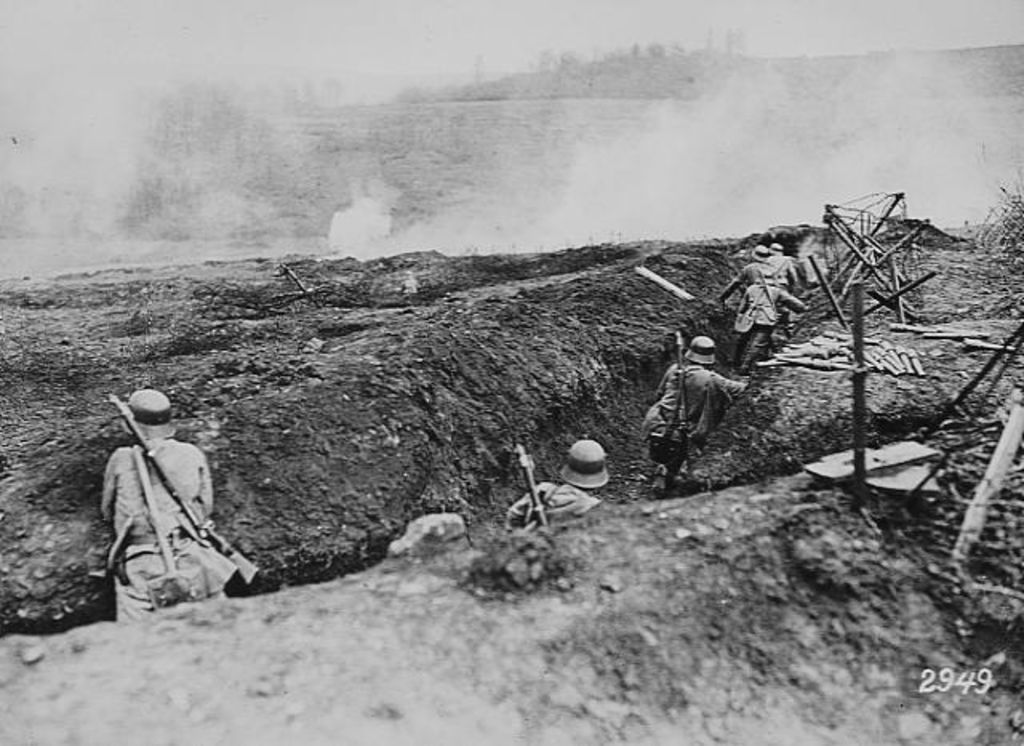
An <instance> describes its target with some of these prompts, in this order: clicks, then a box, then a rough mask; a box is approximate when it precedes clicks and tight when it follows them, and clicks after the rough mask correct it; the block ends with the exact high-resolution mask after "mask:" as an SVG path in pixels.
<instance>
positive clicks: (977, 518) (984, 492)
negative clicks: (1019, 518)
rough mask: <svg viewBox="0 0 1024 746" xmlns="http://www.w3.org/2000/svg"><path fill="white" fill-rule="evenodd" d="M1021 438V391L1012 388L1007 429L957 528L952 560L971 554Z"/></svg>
mask: <svg viewBox="0 0 1024 746" xmlns="http://www.w3.org/2000/svg"><path fill="white" fill-rule="evenodd" d="M1022 435H1024V395H1022V394H1021V390H1020V389H1014V390H1013V393H1012V394H1011V395H1010V416H1009V418H1007V420H1006V427H1005V428H1003V433H1002V435H1001V436H999V442H998V443H997V444H996V448H995V451H993V452H992V460H991V461H989V464H988V468H987V469H986V470H985V476H984V477H982V480H981V482H979V483H978V488H977V489H976V490H975V491H974V498H973V499H972V500H971V504H970V505H969V506H968V507H967V513H966V514H965V515H964V522H963V524H962V525H961V527H960V535H959V536H958V537H957V540H956V544H955V545H954V547H953V560H954V561H956V562H961V561H963V560H964V559H966V558H967V555H968V554H970V551H971V547H972V546H973V545H974V542H976V541H977V540H978V537H979V536H981V531H982V529H984V528H985V520H986V518H987V517H988V503H989V501H990V500H991V499H992V498H993V497H995V496H996V495H998V494H999V493H1000V491H1002V489H1003V480H1004V479H1005V478H1006V472H1008V471H1009V470H1010V467H1011V466H1013V462H1014V461H1015V460H1016V458H1017V450H1018V449H1019V448H1020V440H1021V436H1022Z"/></svg>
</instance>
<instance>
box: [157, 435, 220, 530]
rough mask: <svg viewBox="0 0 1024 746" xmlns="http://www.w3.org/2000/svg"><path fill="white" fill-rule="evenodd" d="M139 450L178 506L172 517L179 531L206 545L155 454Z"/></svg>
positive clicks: (189, 512)
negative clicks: (179, 527) (179, 528)
mask: <svg viewBox="0 0 1024 746" xmlns="http://www.w3.org/2000/svg"><path fill="white" fill-rule="evenodd" d="M141 450H142V454H143V456H144V457H145V459H146V462H147V463H150V464H152V465H153V469H154V470H155V471H156V473H157V475H158V476H159V478H160V481H161V482H162V483H163V485H164V488H165V489H166V491H167V494H168V495H170V496H171V499H172V500H174V502H175V503H176V504H177V506H178V510H176V511H175V512H174V517H175V519H176V520H177V522H178V525H179V526H181V529H182V530H183V531H184V532H185V533H186V534H188V535H189V536H190V537H191V538H192V540H193V541H197V542H199V543H200V544H203V545H208V542H207V541H205V540H204V539H203V538H202V535H201V534H200V527H199V526H198V525H196V524H195V523H194V521H193V516H192V513H191V511H189V510H188V509H187V507H186V506H185V504H184V502H183V501H182V498H181V496H180V495H179V494H178V490H177V489H176V488H175V487H174V485H173V484H171V478H170V477H168V476H167V472H165V471H164V468H163V467H162V466H161V465H160V462H159V461H157V458H156V454H155V453H153V452H152V451H151V450H147V449H145V448H143V449H141Z"/></svg>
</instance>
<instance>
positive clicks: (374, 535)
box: [0, 242, 937, 634]
mask: <svg viewBox="0 0 1024 746" xmlns="http://www.w3.org/2000/svg"><path fill="white" fill-rule="evenodd" d="M737 246H738V245H737V244H736V243H735V242H732V243H730V242H708V243H700V244H659V245H656V246H651V245H646V244H642V245H638V246H631V247H613V248H612V249H611V250H608V249H606V250H605V251H604V253H602V252H601V250H600V249H601V247H596V248H595V247H589V248H586V249H577V250H570V251H566V252H559V253H558V254H556V255H552V256H550V257H549V258H548V259H547V261H548V262H549V266H545V265H544V264H543V262H544V261H545V260H544V259H543V258H541V259H538V258H537V257H525V258H522V259H521V260H518V261H516V260H514V259H511V258H508V257H499V258H497V259H495V260H494V266H489V265H488V264H487V262H486V257H470V258H468V259H467V261H466V265H467V266H468V271H467V272H466V273H465V274H464V276H461V277H459V276H456V277H454V278H453V277H452V276H451V273H446V274H444V275H443V276H442V279H441V280H439V281H438V283H437V284H436V286H435V287H434V288H433V290H432V291H431V293H430V298H431V299H436V298H441V300H440V301H439V302H434V301H433V300H432V301H431V302H426V303H424V304H422V305H416V304H412V305H408V304H407V307H405V308H399V309H397V310H396V311H394V312H390V311H389V312H387V313H383V312H381V314H380V315H379V316H374V315H373V314H367V313H362V314H361V315H360V316H359V317H358V318H356V316H355V314H352V316H351V317H348V316H344V315H342V316H341V317H340V318H339V316H338V314H337V313H336V309H334V308H328V309H327V310H324V309H319V310H317V309H310V310H308V311H304V312H303V313H302V314H296V315H295V317H294V318H290V320H289V322H288V323H291V324H293V325H295V326H296V328H298V327H299V326H301V328H303V329H309V328H313V329H321V330H324V329H326V330H328V331H327V333H326V334H325V335H324V336H326V337H327V338H328V344H327V345H326V347H325V349H324V350H323V351H322V352H321V353H318V355H317V357H316V362H315V364H313V363H309V362H304V363H302V366H303V367H299V368H297V370H298V371H299V372H296V370H293V369H292V368H288V369H287V370H284V369H282V368H281V366H280V365H279V363H278V362H275V360H276V358H274V355H273V351H272V350H270V349H267V348H266V347H265V346H264V347H259V346H258V345H266V344H267V342H266V340H267V339H270V340H271V341H273V340H274V339H275V337H274V336H273V335H272V334H270V333H269V332H268V331H267V328H264V327H261V326H260V325H259V323H255V324H253V325H252V326H251V328H250V329H249V332H247V333H248V334H249V335H250V338H248V339H244V340H242V342H238V340H237V339H236V340H233V341H232V342H231V344H232V345H235V346H232V347H224V348H218V347H217V345H218V344H219V345H226V344H227V342H225V341H224V336H223V335H221V336H217V337H216V340H217V342H216V344H213V343H211V344H213V347H212V349H209V348H208V349H201V350H198V351H196V352H195V353H194V354H193V355H192V356H191V357H188V356H182V355H183V353H181V352H180V351H177V350H178V348H174V349H175V350H176V352H175V359H176V360H178V363H177V364H178V365H179V366H180V367H176V368H172V369H169V370H168V372H167V373H166V375H167V376H168V379H169V380H170V379H171V377H172V376H173V377H174V378H173V381H174V383H173V388H172V389H171V390H170V393H171V394H172V395H173V397H174V399H175V401H180V402H182V408H183V409H184V411H185V413H186V414H187V415H189V416H190V417H191V419H190V420H189V424H188V425H187V426H186V427H184V428H183V435H184V439H186V440H194V441H195V442H199V443H200V444H202V445H203V446H204V449H206V450H208V455H209V456H210V461H211V467H212V470H213V473H214V476H215V483H214V487H215V494H216V495H217V501H218V512H219V516H220V517H219V522H218V527H219V529H220V530H221V531H222V532H223V533H225V534H226V535H227V536H229V537H231V539H232V540H233V542H234V543H235V544H236V545H237V546H238V547H239V548H240V549H242V551H243V552H245V553H246V554H247V555H248V556H250V557H251V558H253V559H254V560H255V561H256V562H257V564H258V565H259V566H260V567H261V573H260V575H259V576H258V581H257V583H256V584H255V585H254V586H253V587H252V588H251V589H249V590H248V591H247V592H248V593H254V594H258V593H267V592H272V591H275V590H277V589H279V588H281V587H284V586H289V585H299V584H306V583H316V582H321V581H326V580H330V579H332V578H336V577H339V576H341V575H345V574H348V573H351V572H356V571H359V570H362V569H365V568H367V567H370V566H372V565H374V564H376V563H378V562H380V561H381V560H382V559H383V557H384V556H385V553H386V549H387V546H388V543H389V542H390V541H391V540H393V539H394V538H397V536H399V535H400V534H401V533H402V531H403V530H404V527H405V525H406V523H407V522H408V521H409V520H411V519H412V518H415V517H417V516H418V515H422V514H424V513H430V512H438V511H442V510H444V511H455V512H460V513H462V514H463V515H464V516H465V517H466V518H467V522H468V524H469V528H470V532H471V534H472V533H473V532H474V531H475V530H476V529H478V528H481V527H484V526H488V525H493V524H495V523H496V522H498V521H499V520H500V519H501V517H502V516H503V513H504V510H505V509H506V507H507V506H508V505H509V504H510V503H511V502H512V501H513V500H514V499H515V498H516V497H518V495H519V494H520V493H521V491H522V487H521V482H520V480H519V477H518V474H517V469H516V464H515V462H514V459H513V458H512V445H513V444H514V443H517V442H521V443H523V444H524V445H526V446H527V447H528V449H529V450H530V451H531V452H532V453H533V455H534V458H535V461H536V463H537V470H538V478H540V479H544V478H551V477H554V475H555V474H556V473H557V469H558V466H559V465H560V462H561V460H562V458H563V456H564V454H565V452H566V451H567V450H568V447H569V446H570V445H571V444H572V442H574V441H575V440H576V439H578V438H581V437H590V438H594V439H596V440H598V441H599V442H601V443H602V444H603V445H604V446H605V449H606V451H607V452H608V454H609V470H610V472H611V475H612V484H614V483H615V482H616V481H618V482H620V483H623V482H626V481H627V480H629V479H630V478H631V477H632V476H633V475H635V473H636V472H637V471H641V470H647V471H648V472H649V471H650V470H651V466H652V465H651V464H650V462H648V461H647V460H646V455H645V452H644V445H643V443H641V442H640V438H639V426H640V422H641V420H642V417H643V414H644V412H645V411H646V409H647V407H648V406H649V405H650V403H651V402H652V399H653V392H654V389H655V387H656V386H657V384H658V382H659V381H660V378H661V375H662V373H663V371H664V369H665V368H666V367H667V366H668V365H669V364H670V363H671V361H672V351H671V340H672V337H673V332H674V329H676V328H680V329H681V330H682V331H683V332H684V334H685V335H686V336H687V337H693V336H695V335H698V334H705V335H708V336H711V337H712V338H714V339H716V340H722V341H725V340H730V339H731V336H732V335H731V331H730V330H731V324H732V314H731V312H729V311H727V310H726V309H725V308H723V307H722V306H721V305H720V304H718V303H715V302H711V301H706V300H702V299H698V300H696V301H692V302H689V303H685V304H684V303H680V302H679V301H677V300H676V299H674V298H673V297H671V296H669V295H668V294H666V293H663V292H662V291H660V290H658V289H657V288H655V287H653V286H652V285H649V284H648V283H646V281H644V280H643V279H641V278H638V277H637V276H636V275H635V274H634V273H633V272H632V271H631V269H632V266H634V265H635V264H636V263H637V262H638V261H639V260H642V261H644V262H645V263H646V265H647V266H648V267H650V268H652V269H654V270H656V271H658V272H660V273H662V274H663V275H664V276H667V277H670V278H671V279H672V280H673V281H676V282H678V283H679V284H681V285H683V286H684V287H689V288H692V289H703V288H720V287H722V286H724V285H725V284H726V282H728V280H729V279H730V277H731V276H732V274H733V272H734V271H735V265H734V262H733V260H732V253H733V252H734V251H735V250H736V248H737ZM470 260H471V261H470ZM451 261H452V263H453V264H454V263H457V261H458V260H451ZM430 262H431V263H432V264H433V263H437V260H436V258H435V257H431V258H430ZM392 264H394V267H393V269H394V271H396V272H403V273H404V272H405V271H407V269H408V266H409V265H408V263H406V262H399V261H393V262H392ZM445 266H447V265H445ZM488 272H491V273H492V275H488V274H487V273H488ZM489 283H490V284H489ZM510 283H511V284H510ZM517 283H519V284H517ZM368 287H370V286H368ZM371 290H372V287H371ZM442 291H443V292H442ZM367 293H369V294H370V296H372V293H370V291H369V290H368V291H367ZM453 293H461V294H462V295H461V296H459V297H456V298H454V299H453V298H452V294H453ZM698 295H709V296H712V297H713V294H712V293H699V294H698ZM345 297H350V296H345ZM368 297H369V296H368ZM396 304H397V299H396V297H395V296H393V295H392V296H388V297H387V298H385V299H384V302H381V303H380V304H379V306H380V308H382V309H388V308H393V307H394V306H395V305H396ZM346 313H348V312H346ZM375 319H376V320H375ZM822 319H823V316H820V317H819V318H818V319H817V320H813V319H812V320H811V323H809V324H808V325H807V328H808V330H809V331H810V332H811V333H812V332H813V330H814V329H815V326H816V324H817V323H819V322H820V321H821V320H822ZM222 321H223V320H222V319H221V320H218V321H217V323H221V322H222ZM196 323H197V324H198V323H199V322H196ZM212 323H213V322H210V324H211V325H212ZM196 328H198V327H196ZM268 328H269V327H268ZM274 328H275V329H276V328H277V327H274ZM275 333H276V332H275ZM292 333H294V330H293V332H292ZM189 334H190V335H192V336H190V337H189V339H188V341H190V342H194V341H195V328H191V327H190V330H189ZM289 342H291V340H289ZM246 345H251V346H246ZM721 348H722V351H721V353H720V355H719V357H720V360H722V361H726V360H728V357H729V356H728V349H729V344H728V343H725V344H722V345H721ZM149 362H152V361H149ZM160 363H161V364H167V359H166V358H165V359H162V360H160ZM183 370H188V371H189V373H188V375H186V374H185V373H183ZM239 371H242V373H240V372H239ZM253 371H255V372H253ZM243 373H244V375H247V376H249V377H248V378H245V379H244V381H246V382H251V381H253V380H259V381H260V382H261V384H262V387H257V388H259V391H258V393H255V394H253V395H250V396H247V397H246V398H243V399H237V398H234V395H232V394H230V393H229V394H224V393H223V392H224V387H225V385H226V384H225V381H229V382H235V383H237V381H239V380H243V379H240V378H239V377H240V376H242V375H243ZM801 375H802V374H800V373H799V372H797V373H794V372H792V371H779V370H772V371H769V372H767V373H766V374H765V375H764V376H759V377H757V378H756V379H755V381H754V383H753V384H752V385H751V388H750V389H749V390H748V394H747V395H745V396H744V397H743V398H742V399H741V400H740V401H739V402H737V404H736V405H735V406H734V407H733V409H732V410H731V411H730V413H729V414H728V415H727V418H726V420H725V421H724V422H723V424H722V426H721V427H720V428H719V430H718V431H716V433H715V434H714V435H713V437H712V439H711V440H710V441H709V443H708V446H707V448H706V450H705V453H704V454H702V455H701V457H700V464H699V467H700V468H699V469H698V470H697V472H696V474H695V476H694V478H693V479H692V480H690V481H688V482H687V483H686V484H684V485H683V488H684V491H686V492H696V491H698V490H705V489H718V488H722V487H725V486H729V485H733V484H738V483H743V482H748V481H755V480H758V479H764V478H766V477H768V476H772V475H776V474H780V475H781V474H786V473H792V472H794V471H796V470H798V469H799V468H800V463H801V461H803V460H807V459H808V458H811V457H817V456H820V455H822V454H824V453H827V452H829V451H830V450H837V449H838V448H837V445H838V447H846V444H845V443H844V442H842V441H843V440H844V439H845V437H846V435H845V433H846V431H847V429H846V424H847V423H846V421H845V420H844V417H845V412H846V410H847V407H842V406H839V405H837V404H835V402H838V401H840V400H841V399H844V398H846V396H847V394H846V392H845V390H844V391H838V390H836V391H834V392H832V393H833V394H834V401H833V402H832V405H830V406H826V407H822V408H821V409H820V411H815V412H813V413H812V414H813V416H804V415H805V414H807V413H806V412H805V411H804V410H803V409H802V408H801V407H800V406H799V401H800V400H799V397H800V396H802V395H803V394H801V393H800V392H801V391H803V390H804V389H806V387H807V382H808V381H809V380H812V379H811V378H806V377H803V378H801ZM235 383H232V385H235ZM794 399H795V400H796V403H797V406H794V405H793V404H794ZM211 402H213V404H212V406H211ZM929 411H937V409H933V408H932V407H931V406H930V404H929V403H928V402H923V403H922V404H921V405H920V406H910V407H909V409H907V411H906V412H904V413H903V415H900V414H899V413H896V414H895V415H894V414H893V412H892V411H889V412H888V413H887V414H886V415H885V416H881V417H878V418H876V419H875V421H874V427H873V431H872V433H873V437H874V439H875V440H876V441H877V440H879V439H882V438H895V437H900V436H902V435H903V434H905V433H906V432H909V431H910V430H912V429H913V428H914V427H919V426H920V424H921V423H922V422H928V419H927V413H928V412H929ZM904 415H905V416H904ZM78 424H79V425H80V427H79V430H80V431H81V432H89V430H90V428H91V429H92V430H94V431H96V432H97V434H95V435H93V436H91V437H84V438H83V439H82V441H81V443H79V444H78V446H77V447H76V448H75V449H73V450H71V451H68V450H67V449H61V448H59V447H58V446H52V447H48V448H44V449H42V450H41V451H40V452H39V454H37V456H36V458H37V461H36V464H35V468H36V469H37V473H36V474H35V475H34V478H33V479H30V480H27V481H26V482H25V484H24V485H23V486H22V488H21V491H20V493H19V494H14V493H12V492H10V490H9V489H8V490H7V494H6V495H5V500H22V501H25V502H26V503H27V504H28V505H29V506H30V507H31V510H30V511H29V512H28V513H27V514H26V515H25V516H24V520H23V521H22V523H21V524H20V525H15V523H16V522H13V521H5V522H4V523H3V524H0V532H3V531H7V532H9V533H10V535H11V536H12V537H13V538H14V539H15V540H17V541H21V542H22V544H23V547H24V551H25V552H26V553H33V552H38V557H37V558H36V559H37V560H38V561H32V560H31V558H28V559H26V558H20V559H18V560H16V562H15V563H14V564H13V565H11V566H10V567H9V568H8V569H10V570H13V572H12V573H9V574H8V577H7V578H6V579H5V580H4V581H3V584H2V585H0V588H2V598H0V601H2V604H0V609H2V612H0V632H3V633H32V634H45V633H51V632H59V631H63V630H66V629H68V628H70V627H74V626H79V625H81V624H87V623H91V622H94V621H99V620H103V619H110V618H112V608H113V602H112V591H111V589H110V587H109V586H103V585H102V584H100V583H97V582H96V581H95V580H88V581H84V580H83V576H84V574H85V572H84V570H85V569H87V565H89V564H90V563H91V564H92V565H95V564H96V562H97V559H98V558H99V557H100V556H101V554H102V549H103V548H105V547H106V546H107V544H108V542H109V539H108V536H107V533H108V529H107V528H106V527H105V526H102V525H101V524H100V522H99V521H98V517H97V516H96V515H95V507H94V495H95V494H96V493H97V490H98V488H99V485H100V484H101V481H102V469H103V462H104V460H105V457H106V454H108V453H109V452H110V450H111V448H112V447H114V446H115V445H116V444H117V443H118V440H117V438H118V435H117V430H116V428H115V427H114V426H113V425H112V424H111V423H110V422H108V421H106V420H105V419H103V418H99V417H96V416H93V417H91V418H83V419H82V420H80V421H79V423H78ZM58 445H59V444H58ZM603 492H604V494H603V495H602V497H604V498H605V499H608V500H610V501H612V502H615V501H624V500H629V499H636V496H637V493H636V490H635V489H628V488H627V489H623V490H619V491H617V492H616V491H613V490H608V489H607V488H605V490H604V491H603ZM57 521H64V522H66V525H65V527H64V533H59V532H58V530H57V529H54V530H53V534H52V536H51V535H49V534H45V535H39V531H37V530H36V529H35V528H33V526H36V527H38V526H39V525H44V526H46V525H52V524H53V523H55V522H57ZM47 531H49V529H47ZM48 536H49V538H47V537H48ZM4 538H5V539H7V538H8V537H7V536H4ZM47 542H49V543H47ZM54 543H55V546H51V545H52V544H54ZM59 555H60V556H63V558H64V559H63V560H61V559H57V557H58V556H59ZM87 557H88V558H91V559H90V560H86V559H84V558H87ZM47 561H49V563H50V564H49V566H46V567H42V564H43V563H46V562H47ZM9 564H10V563H9ZM229 592H230V593H232V594H237V595H243V589H240V588H237V587H236V588H229Z"/></svg>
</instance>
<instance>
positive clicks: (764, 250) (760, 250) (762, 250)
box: [754, 243, 772, 259]
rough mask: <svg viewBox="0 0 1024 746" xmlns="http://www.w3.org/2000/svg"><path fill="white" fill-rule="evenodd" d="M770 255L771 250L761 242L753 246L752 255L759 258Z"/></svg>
mask: <svg viewBox="0 0 1024 746" xmlns="http://www.w3.org/2000/svg"><path fill="white" fill-rule="evenodd" d="M771 255H772V250H771V249H769V248H768V247H767V246H765V245H764V244H763V243H759V244H758V245H757V246H755V247H754V256H755V257H758V258H759V259H767V258H768V257H770V256H771Z"/></svg>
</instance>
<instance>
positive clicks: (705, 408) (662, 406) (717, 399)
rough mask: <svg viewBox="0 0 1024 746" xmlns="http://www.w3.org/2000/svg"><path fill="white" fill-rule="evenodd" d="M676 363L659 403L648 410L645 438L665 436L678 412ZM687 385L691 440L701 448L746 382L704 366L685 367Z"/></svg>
mask: <svg viewBox="0 0 1024 746" xmlns="http://www.w3.org/2000/svg"><path fill="white" fill-rule="evenodd" d="M678 370H679V368H678V366H677V365H676V364H673V365H672V366H671V367H670V368H669V369H668V370H667V371H666V372H665V375H664V376H663V377H662V379H661V384H660V385H659V386H658V391H657V394H656V395H657V401H656V402H655V403H654V405H653V406H651V408H650V409H648V410H647V414H646V416H645V417H644V421H643V425H642V432H643V436H644V439H645V440H646V439H648V438H650V436H652V435H665V434H666V431H667V430H668V427H669V425H670V423H671V421H672V415H673V413H674V412H675V411H676V406H677V397H678V395H679V390H678V389H679V387H678V384H677V381H678V377H677V376H676V372H677V371H678ZM683 385H684V386H685V387H686V425H687V432H688V434H689V440H690V442H692V443H693V445H695V446H696V447H698V448H700V447H702V446H703V445H704V443H705V441H707V438H708V436H709V435H710V434H711V431H712V430H714V429H715V428H716V427H718V424H719V423H720V422H721V421H722V418H723V417H724V416H725V412H726V410H727V409H728V408H729V405H730V404H732V402H733V400H734V399H735V398H736V396H738V395H739V394H740V393H742V392H743V390H744V389H745V388H746V387H747V385H746V384H745V383H743V382H742V381H732V380H730V379H728V378H726V377H725V376H723V375H720V374H718V373H716V372H714V371H713V370H708V369H707V368H705V367H703V366H701V365H684V366H683Z"/></svg>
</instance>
